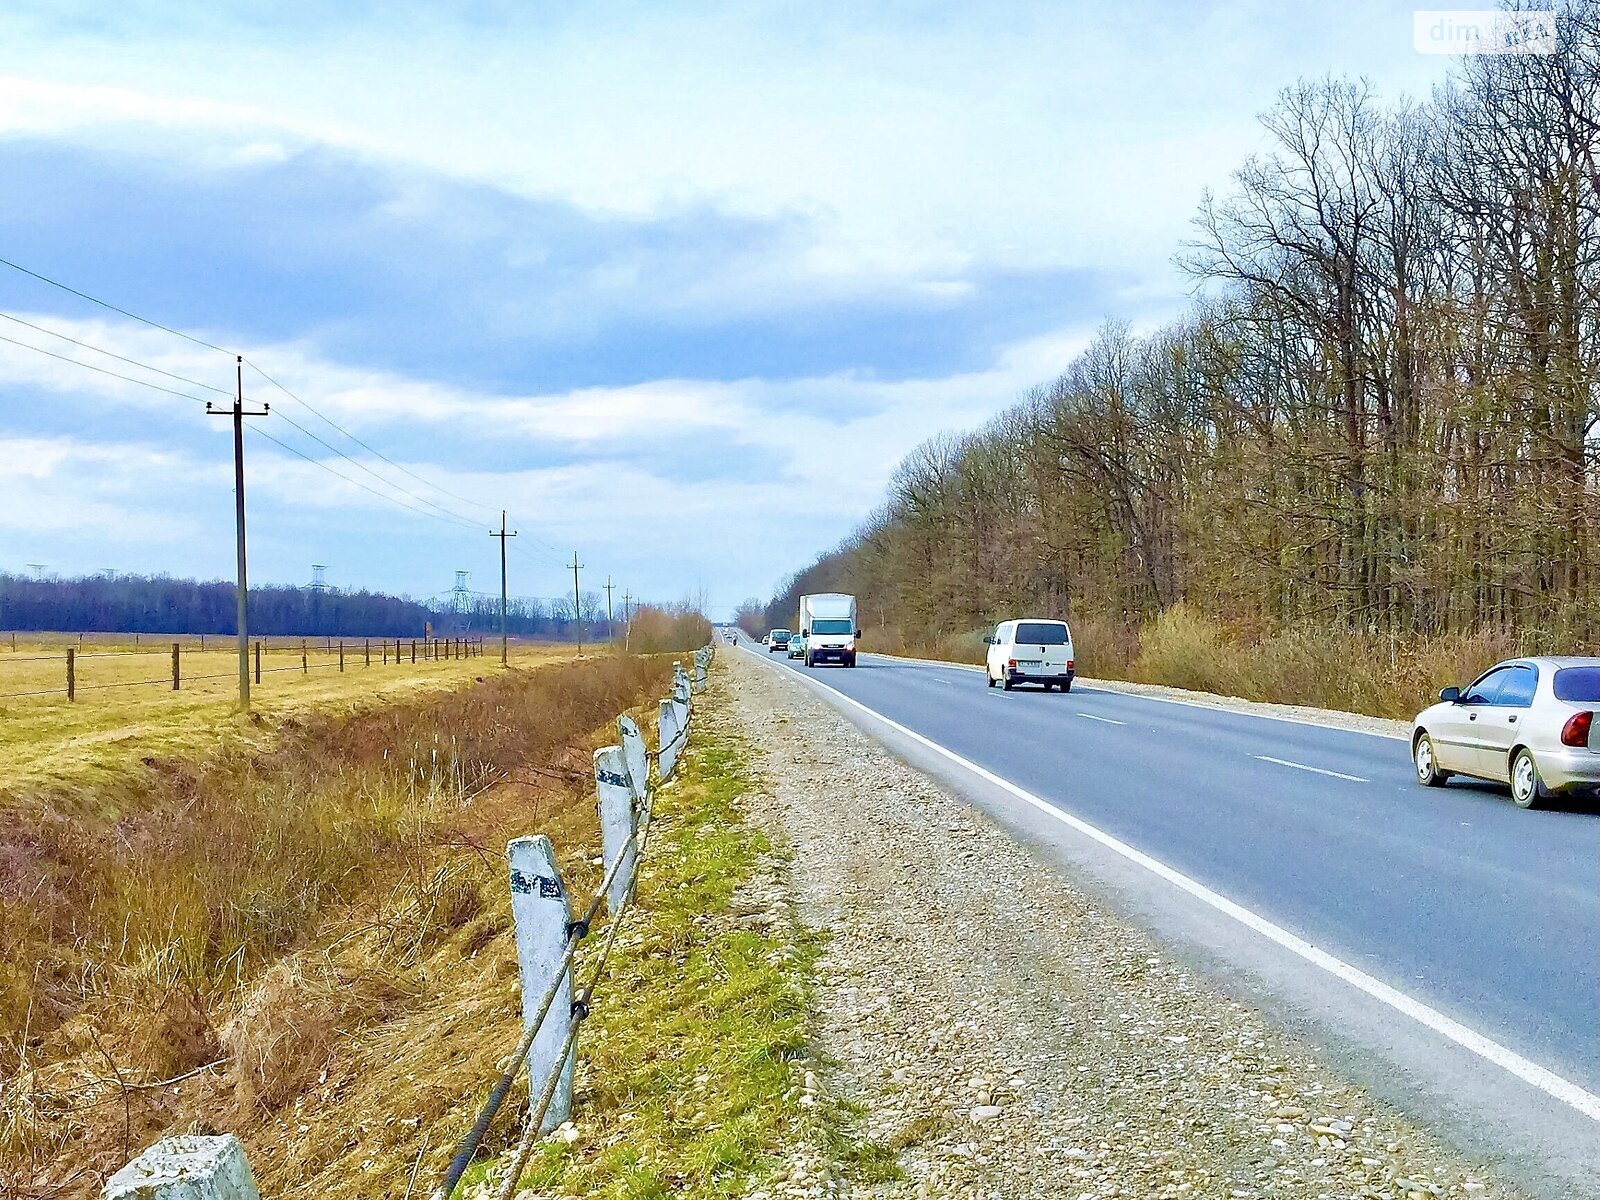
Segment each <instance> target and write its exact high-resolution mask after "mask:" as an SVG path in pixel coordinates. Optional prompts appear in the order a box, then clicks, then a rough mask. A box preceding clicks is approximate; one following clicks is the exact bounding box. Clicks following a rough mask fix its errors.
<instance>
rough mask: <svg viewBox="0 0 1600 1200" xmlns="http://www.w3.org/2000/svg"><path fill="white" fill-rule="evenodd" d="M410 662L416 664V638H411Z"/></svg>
mask: <svg viewBox="0 0 1600 1200" xmlns="http://www.w3.org/2000/svg"><path fill="white" fill-rule="evenodd" d="M411 661H412V662H416V661H417V639H416V638H412V639H411Z"/></svg>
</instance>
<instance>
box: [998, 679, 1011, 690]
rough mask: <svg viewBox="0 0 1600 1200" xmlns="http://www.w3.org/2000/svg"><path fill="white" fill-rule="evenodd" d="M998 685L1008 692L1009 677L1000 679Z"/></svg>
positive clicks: (1009, 685) (1009, 686)
mask: <svg viewBox="0 0 1600 1200" xmlns="http://www.w3.org/2000/svg"><path fill="white" fill-rule="evenodd" d="M1000 686H1001V687H1002V688H1003V689H1005V690H1006V691H1008V692H1009V691H1010V690H1011V680H1009V679H1002V680H1001V681H1000Z"/></svg>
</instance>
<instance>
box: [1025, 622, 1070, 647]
mask: <svg viewBox="0 0 1600 1200" xmlns="http://www.w3.org/2000/svg"><path fill="white" fill-rule="evenodd" d="M1013 640H1014V641H1018V642H1021V643H1022V644H1023V645H1025V646H1065V645H1066V644H1067V627H1066V626H1065V625H1057V624H1056V623H1055V622H1054V621H1021V622H1019V623H1018V624H1017V636H1016V637H1015V638H1014V639H1013Z"/></svg>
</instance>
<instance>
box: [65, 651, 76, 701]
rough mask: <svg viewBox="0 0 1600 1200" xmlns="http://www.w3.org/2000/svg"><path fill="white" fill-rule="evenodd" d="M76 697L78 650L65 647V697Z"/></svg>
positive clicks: (71, 698) (73, 698)
mask: <svg viewBox="0 0 1600 1200" xmlns="http://www.w3.org/2000/svg"><path fill="white" fill-rule="evenodd" d="M77 698H78V652H77V651H76V650H74V649H73V648H72V647H71V646H68V647H67V699H68V700H76V699H77Z"/></svg>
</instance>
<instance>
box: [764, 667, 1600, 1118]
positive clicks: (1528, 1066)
mask: <svg viewBox="0 0 1600 1200" xmlns="http://www.w3.org/2000/svg"><path fill="white" fill-rule="evenodd" d="M758 661H759V660H758ZM795 675H797V676H798V677H799V678H800V679H803V680H804V681H805V682H806V683H808V684H810V685H811V686H812V687H814V688H816V689H817V690H819V691H824V692H828V693H829V694H831V695H833V696H836V697H838V698H839V699H840V700H842V701H844V702H845V703H846V704H848V705H850V706H851V707H852V708H857V709H860V710H861V711H862V712H864V713H866V714H867V715H868V716H869V717H871V718H872V719H873V720H875V721H879V722H881V723H882V724H884V725H886V726H888V727H889V728H890V729H893V730H894V731H895V732H897V733H899V734H901V735H902V736H904V737H907V738H910V739H911V740H912V741H914V742H916V743H917V744H918V745H920V746H924V747H926V748H927V749H929V750H932V751H933V752H934V753H936V754H940V755H942V756H944V757H945V758H947V759H949V760H950V761H951V762H953V763H955V764H956V765H957V766H959V767H962V768H964V769H965V770H967V771H970V772H971V773H972V774H974V775H976V776H977V777H978V778H979V779H982V780H984V781H985V782H987V783H991V784H993V785H994V786H996V787H998V788H1000V789H1001V790H1002V791H1005V792H1007V793H1009V794H1010V795H1012V796H1014V797H1015V798H1016V799H1018V800H1021V801H1022V802H1023V803H1025V804H1028V805H1031V806H1032V807H1034V808H1036V809H1038V810H1039V811H1040V812H1042V813H1044V814H1045V815H1046V816H1049V817H1054V818H1055V819H1056V820H1058V821H1060V822H1061V823H1062V824H1063V825H1067V826H1069V827H1071V828H1072V829H1075V830H1077V831H1078V832H1079V833H1081V834H1083V835H1084V836H1086V837H1088V838H1091V839H1093V840H1094V841H1096V842H1099V843H1100V844H1101V845H1102V846H1104V847H1106V848H1107V849H1108V850H1111V851H1114V852H1115V853H1117V854H1120V855H1121V856H1122V857H1123V858H1126V859H1128V860H1129V861H1130V862H1133V863H1136V864H1137V865H1139V866H1141V867H1143V868H1144V869H1145V870H1147V871H1149V872H1150V873H1151V874H1153V875H1156V876H1158V877H1159V878H1161V879H1164V880H1166V881H1167V882H1168V883H1170V884H1172V885H1173V886H1174V887H1177V888H1178V889H1180V890H1181V891H1185V892H1187V893H1189V895H1191V896H1193V897H1194V898H1195V899H1197V900H1199V901H1200V902H1201V903H1203V904H1205V905H1207V906H1209V907H1211V908H1214V909H1215V910H1216V911H1218V912H1220V913H1222V914H1223V915H1224V916H1227V917H1231V918H1232V919H1233V920H1235V921H1237V922H1239V924H1241V925H1243V926H1245V927H1246V928H1247V929H1251V930H1253V931H1254V932H1256V933H1259V934H1260V935H1261V936H1262V937H1264V938H1266V939H1267V940H1268V941H1271V942H1275V943H1277V944H1278V945H1279V946H1282V947H1283V948H1284V949H1285V950H1288V951H1289V952H1290V953H1292V954H1294V955H1297V956H1298V957H1300V958H1302V959H1304V960H1305V961H1306V962H1309V963H1311V964H1312V965H1313V966H1316V967H1320V968H1321V969H1322V970H1324V971H1326V972H1328V974H1330V975H1333V976H1335V977H1336V978H1338V979H1341V980H1343V981H1344V982H1345V983H1348V984H1349V985H1350V986H1351V987H1354V988H1356V989H1357V990H1358V991H1361V992H1365V993H1366V994H1367V995H1368V996H1371V997H1372V998H1373V999H1374V1000H1377V1001H1379V1002H1380V1003H1382V1004H1386V1005H1388V1006H1389V1007H1390V1008H1392V1009H1394V1010H1395V1011H1396V1012H1398V1013H1401V1014H1403V1015H1404V1016H1407V1017H1410V1018H1411V1019H1412V1020H1413V1021H1416V1022H1417V1023H1418V1024H1419V1025H1423V1026H1425V1027H1426V1028H1428V1029H1431V1030H1433V1031H1434V1032H1435V1033H1437V1034H1439V1035H1441V1036H1442V1037H1445V1038H1448V1039H1449V1040H1450V1041H1452V1042H1454V1043H1455V1044H1456V1045H1458V1046H1460V1047H1461V1048H1462V1049H1464V1050H1467V1051H1469V1052H1471V1053H1473V1054H1476V1055H1477V1056H1478V1057H1479V1058H1481V1059H1483V1060H1485V1061H1486V1062H1490V1063H1493V1064H1494V1065H1495V1066H1497V1067H1499V1068H1500V1069H1501V1070H1503V1071H1505V1072H1506V1073H1507V1074H1510V1075H1513V1076H1515V1077H1516V1078H1518V1079H1520V1080H1522V1082H1524V1083H1526V1084H1529V1085H1530V1086H1532V1087H1535V1088H1538V1089H1539V1090H1540V1091H1541V1092H1544V1093H1545V1094H1546V1095H1547V1096H1550V1097H1551V1098H1552V1099H1555V1100H1559V1101H1561V1103H1563V1104H1565V1105H1567V1106H1569V1107H1571V1108H1574V1109H1576V1110H1577V1111H1578V1112H1580V1113H1582V1114H1583V1115H1584V1116H1586V1117H1588V1118H1589V1119H1590V1120H1591V1121H1595V1122H1597V1123H1600V1096H1597V1095H1595V1094H1594V1093H1593V1092H1590V1091H1588V1090H1586V1089H1585V1088H1582V1087H1580V1086H1579V1085H1577V1084H1575V1083H1573V1082H1572V1081H1571V1080H1569V1079H1564V1078H1562V1077H1561V1076H1560V1075H1557V1074H1556V1073H1555V1072H1554V1071H1551V1070H1550V1069H1549V1068H1547V1067H1541V1066H1540V1065H1539V1064H1538V1063H1536V1062H1534V1061H1532V1060H1531V1059H1527V1058H1524V1057H1522V1055H1520V1054H1518V1053H1517V1052H1516V1051H1515V1050H1512V1049H1510V1048H1508V1047H1506V1046H1502V1045H1501V1044H1500V1043H1499V1042H1497V1041H1495V1040H1493V1039H1492V1038H1489V1037H1486V1036H1484V1035H1483V1034H1481V1033H1479V1032H1478V1031H1477V1030H1475V1029H1470V1028H1468V1027H1467V1026H1465V1025H1463V1024H1462V1023H1461V1022H1459V1021H1457V1020H1455V1019H1454V1018H1452V1017H1447V1016H1445V1014H1444V1013H1442V1012H1440V1011H1439V1010H1438V1009H1436V1008H1432V1007H1430V1006H1429V1005H1426V1004H1424V1003H1423V1002H1422V1001H1420V1000H1417V999H1415V998H1414V997H1412V996H1408V995H1407V994H1406V993H1404V992H1402V991H1400V990H1399V989H1398V988H1394V987H1391V986H1390V985H1389V984H1387V983H1384V982H1383V981H1382V980H1381V979H1377V978H1374V977H1373V976H1371V975H1368V974H1367V973H1366V972H1365V971H1363V970H1361V969H1360V968H1358V967H1353V966H1351V965H1350V964H1349V963H1347V962H1345V961H1344V960H1343V959H1341V958H1336V957H1335V956H1334V955H1332V954H1329V953H1328V952H1327V951H1326V950H1320V949H1318V948H1317V947H1316V946H1313V945H1312V944H1311V943H1310V942H1308V941H1306V940H1305V939H1304V938H1302V937H1299V936H1298V935H1296V934H1293V933H1290V932H1289V931H1288V930H1287V929H1285V928H1283V926H1281V925H1278V924H1276V923H1275V922H1273V921H1269V920H1268V919H1267V918H1266V917H1263V916H1261V915H1260V914H1259V913H1256V912H1253V911H1251V910H1250V909H1248V908H1245V907H1244V906H1243V905H1242V904H1237V903H1235V902H1234V901H1232V900H1229V899H1228V898H1227V897H1226V896H1224V895H1222V894H1221V893H1220V892H1214V891H1212V890H1211V889H1210V888H1208V887H1207V886H1206V885H1205V884H1203V883H1201V882H1199V881H1198V880H1196V879H1191V878H1190V877H1189V876H1187V875H1185V874H1184V873H1183V872H1182V871H1179V870H1177V869H1176V868H1175V867H1169V866H1168V865H1167V864H1166V863H1164V862H1162V861H1161V860H1160V859H1158V858H1153V857H1152V856H1150V855H1148V854H1146V853H1145V852H1144V851H1142V850H1137V849H1135V848H1134V847H1133V846H1130V845H1129V844H1128V843H1126V842H1124V841H1122V840H1120V839H1119V838H1116V837H1113V836H1112V835H1111V834H1109V833H1106V832H1105V831H1104V830H1102V829H1099V828H1097V827H1096V826H1094V825H1091V824H1089V822H1087V821H1085V820H1083V819H1082V818H1081V817H1075V816H1073V815H1072V814H1071V813H1069V812H1063V811H1062V810H1061V809H1059V808H1056V807H1055V806H1054V805H1051V804H1049V803H1047V802H1046V801H1044V800H1041V799H1040V798H1039V797H1038V796H1035V795H1034V794H1033V793H1032V792H1029V791H1027V790H1026V789H1024V788H1022V787H1019V786H1018V785H1017V784H1014V783H1012V782H1011V781H1010V780H1009V779H1004V778H1002V777H1001V776H999V775H996V774H995V773H994V772H993V771H990V770H989V769H988V768H986V767H980V766H979V765H978V764H977V763H975V762H973V761H971V760H970V759H967V758H963V757H962V756H961V755H959V754H957V753H956V752H955V751H954V750H947V749H946V748H945V747H943V746H941V745H939V743H938V742H935V741H933V740H932V739H931V738H927V737H924V736H923V735H922V734H920V733H918V732H916V731H915V730H913V729H908V728H906V727H905V726H904V725H902V724H900V722H898V721H895V720H893V719H892V718H889V717H886V716H884V715H883V714H882V713H880V712H878V711H877V710H876V709H872V708H868V707H867V706H866V705H865V704H863V703H861V701H859V700H856V699H854V698H853V697H850V696H847V695H845V694H844V693H843V692H841V691H839V689H838V688H835V687H830V686H829V685H828V684H826V683H819V682H818V681H817V680H815V679H813V678H811V676H809V675H803V674H801V673H800V672H799V671H796V672H795ZM1179 703H1181V701H1179Z"/></svg>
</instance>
